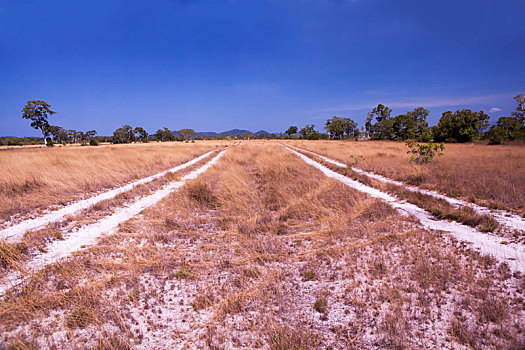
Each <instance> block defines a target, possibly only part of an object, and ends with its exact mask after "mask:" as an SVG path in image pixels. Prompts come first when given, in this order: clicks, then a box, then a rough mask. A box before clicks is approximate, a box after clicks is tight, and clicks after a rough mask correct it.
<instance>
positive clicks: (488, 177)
mask: <svg viewBox="0 0 525 350" xmlns="http://www.w3.org/2000/svg"><path fill="white" fill-rule="evenodd" d="M291 144H292V145H295V146H297V147H301V148H304V149H307V150H310V151H314V152H317V153H319V154H322V155H324V156H328V157H331V158H333V159H335V160H338V161H340V162H343V163H347V164H352V165H355V166H357V167H359V168H362V169H364V170H367V171H372V172H375V173H377V174H381V175H384V176H386V177H389V178H392V179H395V180H399V181H403V182H406V183H408V184H412V185H417V186H421V187H422V188H427V189H433V190H437V191H440V192H442V193H445V194H447V195H449V196H453V197H459V198H463V199H466V200H469V201H476V202H478V203H481V204H484V205H486V206H489V207H492V208H503V209H510V210H514V211H517V212H519V213H521V214H522V215H525V145H523V144H515V145H512V144H511V145H497V146H487V145H484V144H472V143H471V144H447V145H446V149H445V152H444V153H445V155H444V156H443V157H440V158H437V159H436V160H435V161H434V162H433V163H431V164H427V165H424V166H421V165H417V164H410V163H409V159H410V156H409V155H408V154H407V151H408V147H406V146H405V144H404V143H402V142H389V141H366V142H351V141H315V142H306V141H292V142H291Z"/></svg>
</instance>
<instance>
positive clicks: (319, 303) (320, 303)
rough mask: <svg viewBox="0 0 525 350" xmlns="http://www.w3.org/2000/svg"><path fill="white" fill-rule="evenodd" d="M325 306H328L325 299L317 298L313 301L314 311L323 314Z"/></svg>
mask: <svg viewBox="0 0 525 350" xmlns="http://www.w3.org/2000/svg"><path fill="white" fill-rule="evenodd" d="M327 306H328V302H327V301H326V298H318V299H317V300H316V301H315V304H314V309H315V311H317V312H319V313H322V314H324V313H325V312H326V308H327Z"/></svg>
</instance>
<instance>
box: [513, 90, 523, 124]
mask: <svg viewBox="0 0 525 350" xmlns="http://www.w3.org/2000/svg"><path fill="white" fill-rule="evenodd" d="M514 99H515V100H516V102H517V103H518V106H516V111H515V112H512V113H511V114H512V115H513V116H514V117H515V118H516V119H517V120H519V121H520V122H521V123H522V124H524V123H525V95H523V94H519V95H516V96H514Z"/></svg>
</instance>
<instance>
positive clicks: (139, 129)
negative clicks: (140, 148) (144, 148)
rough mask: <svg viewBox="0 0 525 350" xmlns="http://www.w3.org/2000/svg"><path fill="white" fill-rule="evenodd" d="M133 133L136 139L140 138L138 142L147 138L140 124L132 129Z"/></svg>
mask: <svg viewBox="0 0 525 350" xmlns="http://www.w3.org/2000/svg"><path fill="white" fill-rule="evenodd" d="M133 134H134V135H135V138H136V139H138V140H140V142H144V140H146V139H147V138H148V133H147V132H146V130H144V128H143V127H141V126H137V127H136V128H135V129H133Z"/></svg>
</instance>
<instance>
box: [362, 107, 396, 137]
mask: <svg viewBox="0 0 525 350" xmlns="http://www.w3.org/2000/svg"><path fill="white" fill-rule="evenodd" d="M391 113H392V110H391V109H390V108H388V107H387V106H385V105H383V104H381V103H380V104H378V105H377V107H375V108H374V109H372V111H371V112H369V113H368V115H367V117H366V122H365V130H366V132H367V133H368V134H369V135H370V134H372V133H373V124H372V121H373V120H374V117H375V119H376V121H377V122H378V123H380V122H382V121H383V120H386V119H390V114H391Z"/></svg>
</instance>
